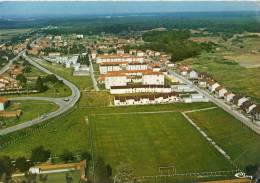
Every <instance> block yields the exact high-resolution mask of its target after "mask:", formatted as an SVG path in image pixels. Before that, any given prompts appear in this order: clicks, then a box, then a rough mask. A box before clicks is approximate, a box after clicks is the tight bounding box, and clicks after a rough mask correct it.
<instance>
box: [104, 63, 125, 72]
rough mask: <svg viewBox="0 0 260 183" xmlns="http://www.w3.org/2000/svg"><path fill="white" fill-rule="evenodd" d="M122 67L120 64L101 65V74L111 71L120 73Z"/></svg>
mask: <svg viewBox="0 0 260 183" xmlns="http://www.w3.org/2000/svg"><path fill="white" fill-rule="evenodd" d="M120 70H121V66H120V64H119V63H107V64H106V63H103V64H100V65H99V72H100V74H106V73H108V72H110V71H120Z"/></svg>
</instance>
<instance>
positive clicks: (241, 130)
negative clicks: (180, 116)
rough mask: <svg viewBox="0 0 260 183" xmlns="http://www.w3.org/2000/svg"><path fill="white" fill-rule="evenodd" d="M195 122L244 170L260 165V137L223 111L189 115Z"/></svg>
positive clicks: (216, 110)
mask: <svg viewBox="0 0 260 183" xmlns="http://www.w3.org/2000/svg"><path fill="white" fill-rule="evenodd" d="M188 115H189V116H190V117H191V118H192V119H193V121H194V122H196V123H197V125H199V126H200V127H201V128H202V129H204V131H205V132H206V133H207V134H208V135H209V136H210V137H211V138H212V139H213V140H214V141H215V142H216V143H217V144H219V145H220V146H221V147H222V148H223V149H224V150H225V151H226V152H227V153H228V154H229V155H230V156H231V158H232V160H233V161H234V162H235V163H236V164H238V165H240V166H241V167H242V168H244V167H245V166H247V165H250V164H255V163H258V164H259V163H260V156H259V150H260V136H259V135H257V134H255V133H254V132H252V131H251V130H250V129H249V128H247V127H246V126H244V125H243V124H242V123H241V122H240V121H238V120H236V119H234V118H233V117H232V116H231V115H229V114H228V113H226V112H224V111H223V110H221V109H214V110H208V111H201V112H194V113H189V114H188Z"/></svg>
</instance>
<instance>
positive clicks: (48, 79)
mask: <svg viewBox="0 0 260 183" xmlns="http://www.w3.org/2000/svg"><path fill="white" fill-rule="evenodd" d="M45 81H46V82H52V83H56V82H57V81H58V78H57V76H56V75H54V74H49V75H47V76H46V77H45Z"/></svg>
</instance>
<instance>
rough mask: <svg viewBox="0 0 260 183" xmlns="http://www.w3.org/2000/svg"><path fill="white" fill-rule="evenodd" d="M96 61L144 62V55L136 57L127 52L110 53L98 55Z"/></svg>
mask: <svg viewBox="0 0 260 183" xmlns="http://www.w3.org/2000/svg"><path fill="white" fill-rule="evenodd" d="M96 60H97V63H104V62H144V57H137V56H133V55H129V54H121V55H119V54H111V55H100V56H98V57H97V59H96Z"/></svg>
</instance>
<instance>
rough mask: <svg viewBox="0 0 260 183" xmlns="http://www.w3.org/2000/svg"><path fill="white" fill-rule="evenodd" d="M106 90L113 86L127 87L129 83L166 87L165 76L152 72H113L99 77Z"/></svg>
mask: <svg viewBox="0 0 260 183" xmlns="http://www.w3.org/2000/svg"><path fill="white" fill-rule="evenodd" d="M98 81H99V82H100V83H102V82H104V83H105V87H106V89H110V88H111V86H126V85H127V84H128V83H142V84H143V85H164V74H163V73H161V72H153V71H151V70H134V71H113V72H108V73H107V74H103V75H101V76H100V77H99V79H98Z"/></svg>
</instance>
